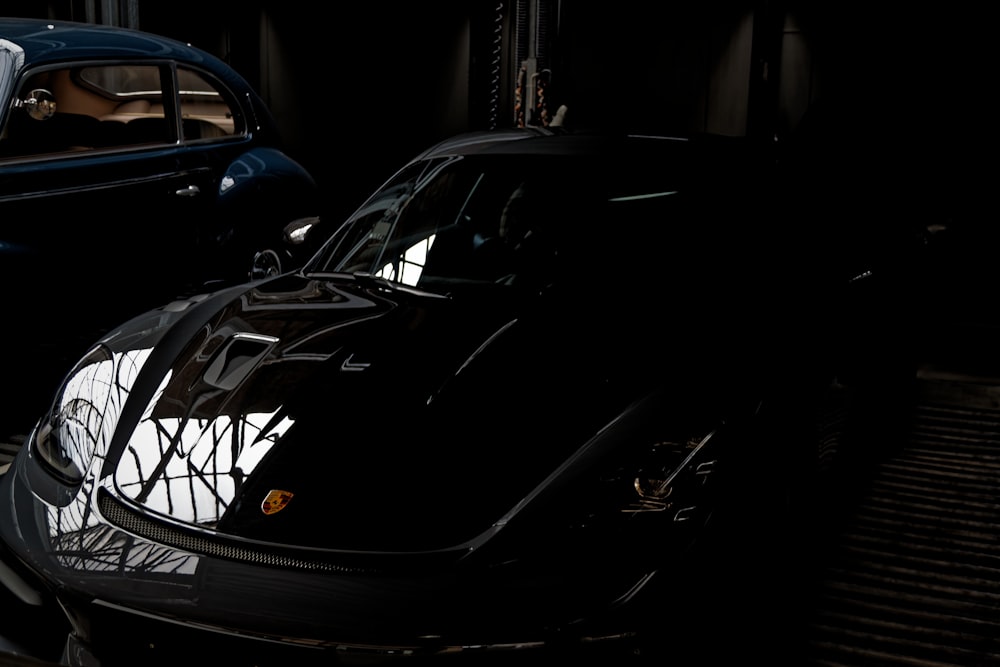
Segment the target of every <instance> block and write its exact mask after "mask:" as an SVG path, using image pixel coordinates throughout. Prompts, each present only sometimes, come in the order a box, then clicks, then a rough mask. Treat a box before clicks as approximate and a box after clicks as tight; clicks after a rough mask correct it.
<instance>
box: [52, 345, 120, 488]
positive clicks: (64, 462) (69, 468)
mask: <svg viewBox="0 0 1000 667" xmlns="http://www.w3.org/2000/svg"><path fill="white" fill-rule="evenodd" d="M114 375H115V371H114V363H113V360H112V355H111V353H110V351H109V350H108V349H107V348H106V347H104V346H102V345H99V346H97V347H95V348H93V349H92V350H91V351H90V352H88V353H87V354H86V355H85V356H84V357H83V358H82V359H81V360H80V361H79V362H78V363H77V364H76V366H74V367H73V370H71V371H70V372H69V374H68V375H67V376H66V379H65V380H64V381H63V384H62V386H61V387H60V388H59V391H58V392H57V393H56V397H55V400H54V401H53V403H52V407H51V408H50V410H49V412H48V414H47V415H46V416H45V418H44V419H43V420H42V421H41V422H40V423H39V425H38V428H37V429H35V434H34V439H33V446H34V451H35V452H36V453H37V454H38V457H39V459H40V460H41V461H42V462H43V463H44V464H45V466H46V467H47V468H48V469H49V471H50V472H51V473H52V474H53V475H55V476H56V477H57V478H59V479H60V480H61V481H63V482H66V483H67V484H73V485H75V484H79V483H80V482H81V481H82V480H83V475H84V472H85V471H86V470H87V468H88V467H89V465H90V461H91V459H92V458H93V456H94V451H95V449H96V447H97V444H98V440H99V438H100V437H101V435H100V434H101V432H102V423H103V420H104V417H105V414H106V409H107V403H108V400H109V397H110V395H111V387H112V382H113V380H114Z"/></svg>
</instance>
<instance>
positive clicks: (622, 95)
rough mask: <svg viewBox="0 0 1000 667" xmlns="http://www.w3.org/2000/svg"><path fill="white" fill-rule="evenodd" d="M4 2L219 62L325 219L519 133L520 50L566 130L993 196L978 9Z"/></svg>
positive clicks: (962, 213)
mask: <svg viewBox="0 0 1000 667" xmlns="http://www.w3.org/2000/svg"><path fill="white" fill-rule="evenodd" d="M4 7H5V9H4V11H5V13H8V14H12V15H22V16H36V17H43V18H50V19H73V20H83V21H90V22H98V23H112V24H118V25H130V26H132V27H137V28H140V29H144V30H148V31H151V32H156V33H160V34H164V35H168V36H171V37H176V38H179V39H181V40H184V41H188V42H191V43H193V44H195V45H198V46H201V47H203V48H205V49H206V50H208V51H210V52H212V53H214V54H215V55H218V56H220V57H222V58H223V59H224V60H226V61H228V62H229V63H230V64H232V65H233V66H234V67H235V68H236V69H237V70H238V71H240V72H241V73H242V74H243V75H244V76H246V77H247V78H248V79H249V80H250V81H251V83H252V84H253V85H254V86H255V87H256V88H257V89H258V90H259V91H260V92H261V93H262V94H263V96H264V98H265V101H266V102H267V103H268V104H269V105H270V106H271V108H272V110H273V111H274V112H275V114H276V115H277V117H278V121H279V123H280V125H281V126H282V129H283V132H284V134H285V137H286V140H287V141H288V143H289V152H290V153H292V154H293V155H294V156H295V157H297V158H298V159H299V160H300V161H301V162H303V163H304V164H305V165H306V166H307V167H308V168H309V169H310V170H311V171H312V172H313V173H314V175H315V176H316V177H317V178H318V179H319V180H320V181H321V184H322V185H323V186H324V188H325V190H326V191H327V192H328V194H329V198H328V203H329V205H330V206H331V208H332V211H333V213H334V214H335V215H339V214H343V213H345V212H348V211H349V210H350V209H353V207H354V206H356V205H357V204H359V203H360V199H361V198H362V197H363V195H364V194H366V193H367V192H368V190H370V189H371V187H373V186H374V185H376V184H377V183H378V182H381V180H382V179H383V178H385V177H386V176H388V175H389V173H390V172H391V171H392V170H393V169H395V168H396V167H397V166H399V165H400V163H401V162H402V161H403V160H405V159H406V158H408V157H410V156H411V155H412V154H413V153H415V152H416V151H417V150H419V149H422V148H423V147H425V146H426V145H427V144H428V143H429V142H431V141H435V140H437V139H439V138H443V137H445V136H447V135H449V134H452V133H455V132H459V131H463V130H466V129H488V128H492V127H500V126H509V125H512V124H516V123H517V122H518V121H517V117H516V114H515V88H516V77H517V70H518V67H519V65H520V63H522V62H523V61H524V57H525V56H532V55H533V56H535V57H536V59H537V61H538V63H539V64H538V69H539V70H547V73H548V75H549V86H548V89H547V99H546V103H547V105H548V109H549V112H550V114H551V113H554V111H555V109H556V108H557V107H558V105H559V104H566V105H567V106H568V107H569V113H568V115H567V124H574V123H575V124H577V125H583V124H586V125H595V124H596V125H611V126H616V127H625V128H628V129H631V130H634V131H641V132H657V133H674V134H676V133H689V132H712V133H720V134H726V135H737V136H750V137H755V138H759V139H761V140H762V141H767V140H774V139H777V140H778V141H780V142H783V143H786V144H788V145H791V143H790V142H791V141H792V139H793V138H797V137H799V136H806V132H805V131H806V130H807V129H808V131H809V132H810V133H811V134H809V135H808V136H809V139H810V140H811V141H812V142H813V143H811V144H810V150H812V151H813V152H814V155H815V162H814V164H816V165H819V168H822V170H823V172H824V175H825V177H827V178H829V179H837V180H838V181H840V182H842V187H843V191H844V192H845V193H847V194H850V193H851V192H854V191H857V192H864V196H865V197H868V196H872V194H874V195H876V196H880V195H884V196H886V197H888V198H889V200H890V201H892V202H893V203H894V204H896V205H898V206H900V207H905V208H907V209H909V210H908V211H907V213H906V214H907V215H919V216H927V217H928V218H934V219H937V218H940V219H949V220H956V219H961V220H962V221H963V222H965V224H972V223H977V224H978V223H979V222H980V221H981V219H983V218H990V217H995V216H991V215H988V214H986V213H985V212H984V211H982V210H980V209H979V208H978V207H980V206H983V205H985V204H986V202H984V201H983V199H984V198H983V197H982V195H983V193H984V191H986V190H988V189H990V188H991V187H992V174H991V172H992V169H990V166H989V165H990V164H992V148H991V147H989V142H990V141H991V139H992V135H994V134H995V131H994V130H993V125H994V124H995V120H994V113H993V111H992V102H991V101H990V98H991V97H992V88H993V81H994V80H995V74H994V67H993V64H994V62H995V56H994V55H993V53H992V49H991V44H992V39H991V35H990V32H991V30H992V29H991V28H990V23H989V21H988V20H987V15H986V10H985V9H982V8H980V7H981V6H980V5H974V4H973V3H971V2H958V3H955V2H952V3H948V4H946V5H940V6H938V5H934V4H914V3H898V4H893V3H874V4H873V3H834V2H832V1H830V0H820V1H818V2H817V1H812V2H806V1H805V0H797V1H794V2H766V1H757V2H738V1H713V2H688V3H670V4H669V5H668V4H663V3H647V2H638V1H629V0H625V1H621V2H614V3H571V2H558V1H556V0H547V1H545V0H531V1H529V0H522V1H520V2H518V1H514V2H504V1H500V0H497V1H496V2H480V1H477V2H462V1H460V0H428V1H424V2H407V3H377V2H375V3H338V4H335V5H329V8H326V7H324V8H323V9H322V10H320V9H318V7H320V6H319V5H314V4H312V5H311V4H307V3H295V2H275V1H272V0H241V1H239V2H236V1H234V0H215V1H213V0H199V1H192V0H175V1H172V2H170V3H165V2H152V1H149V0H146V1H144V0H118V1H115V0H103V1H96V0H89V1H81V0H49V1H45V0H15V1H14V2H6V3H5V5H4ZM528 24H532V25H539V24H540V25H541V26H542V30H541V32H542V33H543V34H542V35H541V37H540V38H539V39H533V38H531V37H528V36H525V35H524V33H525V32H526V31H527V30H526V28H528V27H529V25H528ZM519 28H520V31H519ZM532 120H533V121H534V123H535V124H538V119H537V118H536V119H527V121H526V122H532ZM807 121H808V122H807ZM816 137H820V138H822V140H823V141H821V142H820V141H816ZM820 151H825V152H820ZM890 191H891V194H890ZM987 199H988V198H987ZM989 205H992V204H991V202H989Z"/></svg>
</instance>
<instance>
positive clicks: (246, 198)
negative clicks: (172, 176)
mask: <svg viewBox="0 0 1000 667" xmlns="http://www.w3.org/2000/svg"><path fill="white" fill-rule="evenodd" d="M217 207H218V212H219V216H218V219H217V224H216V225H215V226H214V228H213V229H212V230H211V231H210V236H211V237H210V238H209V239H207V241H208V243H209V245H210V246H214V247H225V248H227V249H228V250H230V251H232V252H227V253H226V254H227V255H229V256H236V257H239V258H240V259H239V261H241V262H243V263H244V265H241V267H240V268H241V270H242V268H243V266H245V268H246V269H247V271H248V272H249V268H250V266H251V262H252V261H253V260H254V258H255V256H257V255H258V254H260V253H262V252H272V253H275V254H276V255H277V256H279V257H280V258H281V262H282V264H283V265H285V266H289V267H290V266H291V265H292V264H297V263H300V261H303V260H304V258H299V257H298V256H297V255H296V251H297V250H298V248H297V247H295V245H294V244H293V243H291V242H290V241H289V239H288V238H287V237H286V236H285V235H283V234H282V233H281V229H282V227H283V226H285V225H287V224H289V223H291V222H292V221H294V220H298V219H301V218H306V217H310V216H317V215H318V210H319V188H318V186H317V184H316V181H315V179H314V178H313V176H312V174H310V173H309V171H308V170H307V169H306V168H305V167H303V166H302V165H301V164H300V163H299V162H297V161H296V160H294V159H293V158H291V157H289V156H288V155H286V154H285V153H283V152H282V151H280V150H278V149H276V148H254V149H252V150H249V151H247V152H245V153H242V154H241V155H240V156H239V157H237V158H236V159H235V160H233V161H232V162H231V163H230V164H229V166H228V167H227V168H226V171H225V172H224V173H223V175H222V177H221V178H220V180H219V184H218V192H217ZM276 222H277V223H279V224H275V223H276Z"/></svg>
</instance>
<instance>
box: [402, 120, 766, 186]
mask: <svg viewBox="0 0 1000 667" xmlns="http://www.w3.org/2000/svg"><path fill="white" fill-rule="evenodd" d="M459 156H461V157H488V158H489V159H495V158H506V157H508V156H509V157H513V158H515V159H519V160H530V161H534V160H535V159H536V158H538V159H546V160H547V159H549V158H560V159H562V160H563V161H562V162H560V164H563V165H571V164H576V165H577V166H578V167H579V168H581V169H588V168H589V166H596V165H603V167H602V168H606V169H612V170H614V169H616V168H618V167H620V166H624V165H625V164H630V165H632V166H633V167H638V168H642V167H644V166H645V167H649V168H651V169H657V168H659V169H663V168H669V167H673V168H674V169H686V168H690V169H692V170H698V169H706V170H711V172H712V173H713V174H714V175H715V176H717V177H720V178H721V177H722V176H723V175H725V174H728V175H729V176H730V177H741V175H743V176H746V175H748V174H754V173H758V174H759V173H760V172H758V167H761V166H764V165H765V163H766V161H767V160H768V157H769V154H768V152H767V151H764V150H761V147H760V146H759V145H757V144H756V143H755V142H753V141H751V140H749V139H747V138H746V137H736V136H726V135H713V134H691V135H688V136H673V135H637V134H629V133H626V132H621V131H616V130H614V129H608V128H599V129H583V128H578V129H569V128H563V127H559V128H543V127H533V126H528V127H518V128H508V129H499V130H479V131H472V132H466V133H463V134H458V135H456V136H453V137H449V138H447V139H444V140H442V141H440V142H439V143H437V144H435V145H433V146H431V147H429V148H428V149H427V150H425V151H423V152H422V153H420V154H419V155H418V156H416V157H415V158H414V159H413V160H411V161H410V163H411V164H412V163H415V162H419V161H422V160H429V159H435V158H447V157H459ZM702 173H705V172H702Z"/></svg>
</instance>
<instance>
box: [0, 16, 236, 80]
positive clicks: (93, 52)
mask: <svg viewBox="0 0 1000 667" xmlns="http://www.w3.org/2000/svg"><path fill="white" fill-rule="evenodd" d="M0 41H7V42H9V43H11V44H13V45H15V46H16V47H18V48H20V49H21V50H22V51H23V53H24V64H25V65H41V64H45V63H50V62H61V61H66V60H93V59H101V58H109V59H110V58H115V59H128V58H147V59H148V58H152V57H155V58H157V59H160V58H173V59H177V60H182V61H186V62H190V63H197V64H201V65H203V66H204V67H206V68H207V69H210V70H213V71H215V70H217V64H218V63H221V62H222V61H220V60H218V59H216V58H215V57H214V56H211V55H210V54H208V53H206V52H205V51H202V50H201V49H199V48H197V47H194V46H191V45H190V44H185V43H184V42H181V41H178V40H174V39H171V38H168V37H164V36H162V35H156V34H151V33H146V32H141V31H138V30H131V29H128V28H122V27H118V26H108V25H101V24H95V23H82V22H74V21H47V20H44V19H27V18H24V19H21V18H8V17H0Z"/></svg>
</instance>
